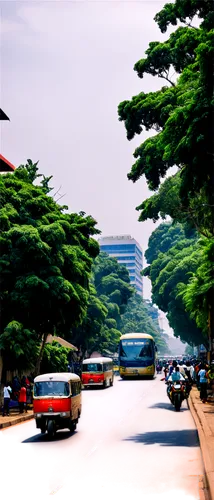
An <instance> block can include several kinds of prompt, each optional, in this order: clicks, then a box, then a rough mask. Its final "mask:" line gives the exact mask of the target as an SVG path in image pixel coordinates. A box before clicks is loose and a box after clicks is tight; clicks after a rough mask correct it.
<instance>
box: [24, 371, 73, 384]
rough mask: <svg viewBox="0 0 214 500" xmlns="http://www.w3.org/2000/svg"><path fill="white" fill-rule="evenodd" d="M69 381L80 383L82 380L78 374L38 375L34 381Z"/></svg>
mask: <svg viewBox="0 0 214 500" xmlns="http://www.w3.org/2000/svg"><path fill="white" fill-rule="evenodd" d="M69 380H72V381H80V378H79V377H78V375H76V373H66V372H63V373H44V374H43V375H38V377H36V378H35V379H34V383H35V382H49V381H51V382H69Z"/></svg>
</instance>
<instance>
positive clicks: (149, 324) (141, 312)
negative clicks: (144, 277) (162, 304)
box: [119, 293, 168, 354]
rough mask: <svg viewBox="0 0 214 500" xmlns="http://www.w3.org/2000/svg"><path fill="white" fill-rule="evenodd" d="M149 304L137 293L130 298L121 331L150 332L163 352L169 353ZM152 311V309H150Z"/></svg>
mask: <svg viewBox="0 0 214 500" xmlns="http://www.w3.org/2000/svg"><path fill="white" fill-rule="evenodd" d="M149 307H150V308H151V306H148V304H146V302H145V301H144V300H143V299H142V297H140V296H139V295H138V294H137V293H135V294H134V295H133V297H131V298H130V299H129V302H128V305H127V308H126V311H125V313H124V314H123V315H122V316H121V319H120V323H119V327H120V330H121V333H148V334H149V335H152V337H153V338H154V340H155V343H156V345H157V348H158V351H159V352H160V353H161V354H167V352H168V346H167V345H166V342H165V340H164V339H163V338H162V337H161V334H160V329H159V326H158V325H157V324H155V322H154V320H153V319H152V318H151V316H150V315H149ZM150 313H151V309H150Z"/></svg>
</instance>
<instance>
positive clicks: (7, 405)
mask: <svg viewBox="0 0 214 500" xmlns="http://www.w3.org/2000/svg"><path fill="white" fill-rule="evenodd" d="M11 393H12V389H11V387H10V385H9V384H8V383H6V384H5V386H4V405H3V413H2V416H3V417H4V416H5V414H6V415H7V416H9V414H10V395H11Z"/></svg>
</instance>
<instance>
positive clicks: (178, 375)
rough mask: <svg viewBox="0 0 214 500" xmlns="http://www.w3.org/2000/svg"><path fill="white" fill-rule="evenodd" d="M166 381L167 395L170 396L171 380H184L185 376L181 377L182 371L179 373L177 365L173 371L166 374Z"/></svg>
mask: <svg viewBox="0 0 214 500" xmlns="http://www.w3.org/2000/svg"><path fill="white" fill-rule="evenodd" d="M167 382H168V386H167V396H168V397H169V398H170V390H171V384H172V383H173V382H185V378H184V377H183V375H182V373H180V369H179V366H176V367H175V369H174V371H173V372H172V373H171V374H170V375H169V376H168V378H167Z"/></svg>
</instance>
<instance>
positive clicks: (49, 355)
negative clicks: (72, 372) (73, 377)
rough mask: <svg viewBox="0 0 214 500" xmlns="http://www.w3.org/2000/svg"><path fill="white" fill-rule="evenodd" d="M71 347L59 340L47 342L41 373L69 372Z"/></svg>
mask: <svg viewBox="0 0 214 500" xmlns="http://www.w3.org/2000/svg"><path fill="white" fill-rule="evenodd" d="M69 352H70V351H69V349H67V348H66V347H63V346H61V345H59V344H57V342H53V343H52V344H46V345H45V348H44V353H43V358H42V362H41V369H40V372H41V373H57V372H67V369H68V355H69Z"/></svg>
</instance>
